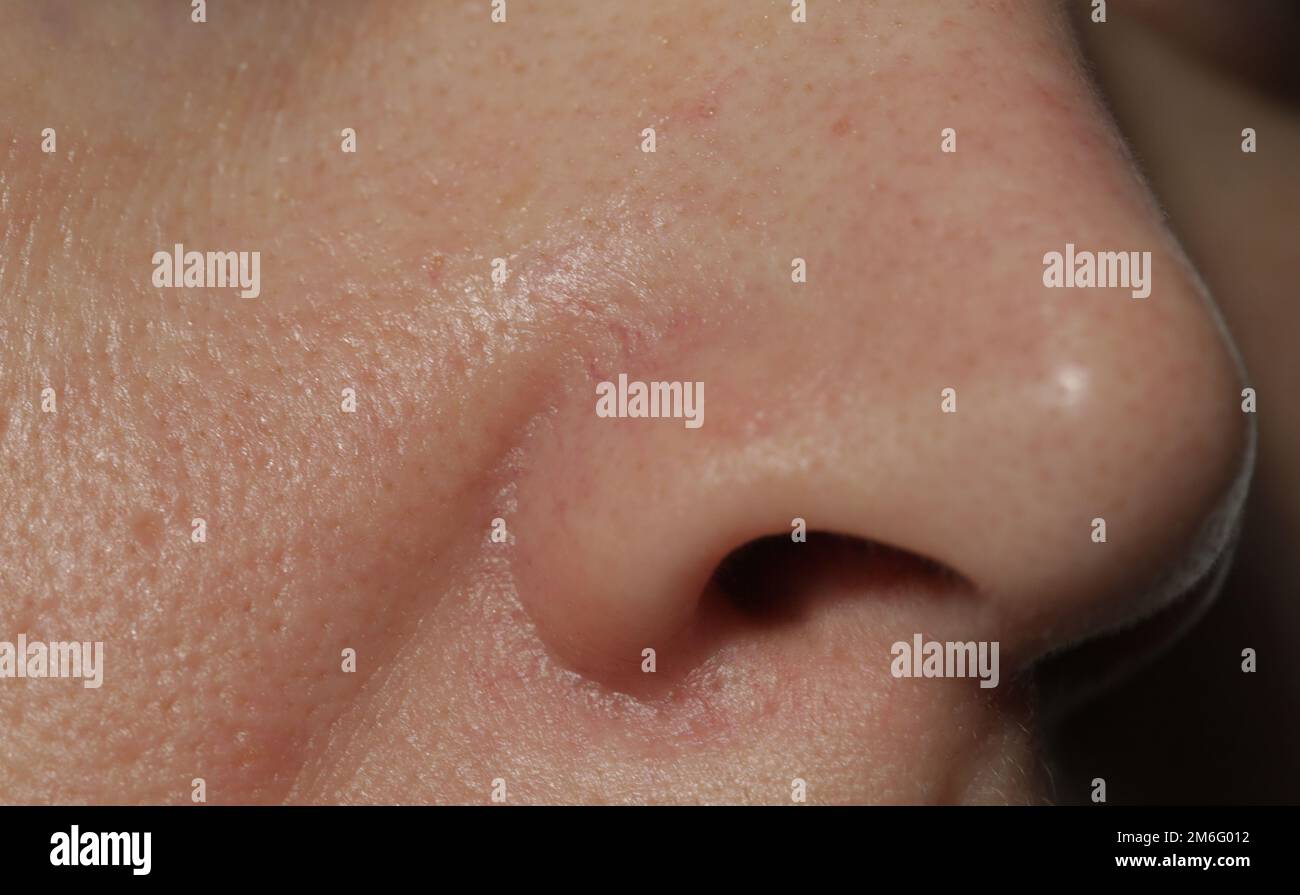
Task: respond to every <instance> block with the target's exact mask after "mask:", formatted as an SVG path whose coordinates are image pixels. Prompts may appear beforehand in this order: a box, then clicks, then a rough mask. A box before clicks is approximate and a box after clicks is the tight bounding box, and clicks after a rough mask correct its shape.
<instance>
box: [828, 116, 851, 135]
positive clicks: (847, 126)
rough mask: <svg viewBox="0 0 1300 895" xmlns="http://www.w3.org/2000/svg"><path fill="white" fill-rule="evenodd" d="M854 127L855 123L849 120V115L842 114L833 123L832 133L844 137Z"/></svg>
mask: <svg viewBox="0 0 1300 895" xmlns="http://www.w3.org/2000/svg"><path fill="white" fill-rule="evenodd" d="M852 129H853V123H852V122H851V121H849V116H847V115H841V116H840V117H839V120H838V121H836V122H835V123H834V124H832V125H831V134H832V135H834V136H836V137H842V136H844V135H845V134H847V133H848V132H849V131H851V130H852Z"/></svg>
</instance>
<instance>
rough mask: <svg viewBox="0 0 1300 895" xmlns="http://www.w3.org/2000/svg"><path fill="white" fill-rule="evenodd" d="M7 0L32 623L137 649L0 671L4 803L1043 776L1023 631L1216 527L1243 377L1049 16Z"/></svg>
mask: <svg viewBox="0 0 1300 895" xmlns="http://www.w3.org/2000/svg"><path fill="white" fill-rule="evenodd" d="M5 12H6V14H7V16H8V17H9V18H10V19H11V20H12V21H13V22H14V26H13V27H10V28H6V29H4V32H3V37H0V41H3V44H2V45H0V46H2V48H3V50H4V53H3V54H0V58H3V59H5V60H7V61H6V62H5V63H4V68H3V73H4V77H3V80H2V81H0V84H2V85H3V87H2V89H3V100H4V101H3V102H2V103H0V109H3V112H0V116H2V117H0V121H2V123H3V125H4V131H5V132H6V133H8V134H12V135H13V136H12V139H11V140H9V141H8V142H7V144H5V145H4V147H3V152H4V158H3V163H4V164H3V169H2V171H3V173H2V174H0V176H2V178H3V179H2V180H0V208H2V209H3V211H4V224H3V227H4V229H3V241H2V242H0V302H2V303H3V316H2V319H3V323H2V324H0V395H2V396H3V401H4V407H5V408H6V409H7V413H6V414H5V415H3V416H0V448H2V453H0V456H3V465H2V466H0V503H2V504H3V505H4V506H5V507H6V512H5V513H4V515H3V518H0V593H3V594H4V596H5V599H4V602H3V605H0V637H12V636H15V635H16V634H17V633H18V632H26V633H27V634H28V635H29V637H31V638H33V639H35V638H47V639H72V638H76V639H89V640H103V641H104V642H105V645H106V646H105V651H106V663H107V668H106V671H105V684H104V686H103V687H102V688H101V689H99V690H84V689H82V688H81V687H80V686H79V685H75V684H73V683H72V682H68V681H56V680H27V681H4V682H3V686H0V719H3V723H4V730H5V734H4V741H3V742H4V750H3V752H2V753H0V797H2V798H3V799H4V800H5V801H9V802H146V803H188V802H189V801H190V793H191V781H192V779H193V778H195V777H202V778H204V780H205V781H206V785H207V797H208V801H209V802H213V803H245V802H281V801H291V802H331V803H332V802H418V803H423V802H484V801H486V800H487V799H488V797H489V794H490V792H491V786H492V781H493V780H494V779H496V778H501V779H504V780H505V781H506V782H507V786H508V790H509V794H510V801H512V802H581V803H589V802H624V801H632V802H735V801H755V802H775V803H783V802H788V801H789V800H790V791H791V780H792V779H794V778H796V777H798V778H802V779H804V780H806V781H807V783H808V799H809V801H810V802H836V803H840V802H889V803H896V802H950V801H975V802H989V801H992V802H1003V801H1013V802H1019V801H1037V800H1041V799H1044V798H1048V797H1050V796H1051V795H1052V791H1051V787H1050V780H1049V776H1050V775H1049V774H1048V772H1047V770H1046V768H1045V767H1044V765H1043V761H1042V756H1041V753H1040V750H1039V746H1038V743H1037V740H1038V738H1039V737H1040V735H1041V730H1040V728H1039V726H1038V724H1037V722H1036V719H1037V716H1038V712H1037V710H1036V708H1035V701H1036V700H1035V693H1034V691H1035V688H1034V685H1033V673H1032V672H1033V668H1034V665H1035V663H1036V662H1037V661H1038V660H1039V659H1041V658H1042V657H1043V656H1044V655H1046V654H1049V653H1052V652H1053V651H1057V650H1060V649H1063V648H1065V647H1067V646H1069V645H1071V644H1074V643H1076V642H1077V641H1078V640H1080V639H1081V638H1084V637H1086V636H1090V635H1095V634H1097V633H1098V632H1101V631H1105V630H1109V629H1112V628H1115V627H1116V626H1123V625H1127V624H1132V623H1133V622H1135V621H1136V620H1138V619H1141V618H1144V617H1147V616H1149V615H1151V614H1152V613H1155V612H1157V611H1159V610H1161V609H1163V608H1165V607H1166V606H1167V605H1168V604H1169V603H1170V602H1171V601H1173V600H1174V599H1175V598H1176V597H1178V596H1179V594H1180V593H1181V592H1182V590H1183V587H1182V584H1188V583H1191V582H1192V580H1193V579H1196V578H1197V577H1198V576H1199V575H1201V574H1202V573H1204V572H1205V571H1206V567H1205V565H1206V563H1207V562H1208V560H1210V559H1212V558H1213V556H1214V550H1215V549H1216V548H1217V547H1218V546H1221V543H1220V541H1218V540H1216V539H1215V538H1214V537H1213V535H1214V534H1215V532H1217V531H1219V528H1223V527H1224V526H1225V525H1227V524H1228V522H1230V520H1228V522H1225V520H1224V518H1222V514H1221V515H1220V517H1217V518H1216V516H1215V514H1216V512H1220V513H1221V511H1222V508H1223V507H1224V505H1225V501H1227V500H1229V496H1230V495H1231V493H1232V488H1233V486H1234V483H1240V482H1241V481H1242V476H1243V474H1244V471H1245V470H1247V469H1248V464H1249V462H1250V458H1251V445H1252V440H1253V434H1252V431H1251V428H1250V420H1249V419H1248V418H1247V417H1245V416H1243V414H1242V413H1241V412H1240V409H1239V401H1240V398H1239V392H1240V389H1241V387H1242V385H1243V378H1242V373H1241V371H1240V369H1239V366H1238V363H1237V359H1236V357H1235V355H1234V353H1233V350H1232V348H1231V347H1230V345H1229V343H1228V341H1227V339H1226V337H1225V333H1224V331H1223V329H1222V327H1221V325H1220V322H1219V320H1218V317H1217V313H1216V311H1215V310H1214V309H1213V307H1212V305H1211V304H1210V302H1209V300H1208V297H1207V294H1206V292H1205V290H1204V288H1203V286H1202V285H1201V282H1200V279H1199V277H1198V275H1197V274H1195V273H1194V272H1193V269H1192V268H1191V266H1190V263H1189V262H1188V261H1187V260H1186V259H1185V257H1184V255H1183V251H1182V249H1181V248H1180V247H1179V244H1178V243H1177V242H1176V240H1175V239H1174V238H1173V236H1172V235H1171V233H1170V232H1169V230H1168V229H1167V227H1166V222H1165V220H1164V219H1163V218H1162V216H1161V214H1160V212H1159V211H1158V209H1157V206H1156V204H1155V202H1154V201H1153V199H1152V196H1151V195H1150V193H1149V192H1148V190H1147V188H1146V186H1145V185H1144V183H1143V181H1142V180H1141V179H1140V178H1139V177H1138V176H1137V174H1136V171H1135V168H1134V166H1133V163H1132V160H1131V158H1130V157H1129V156H1128V155H1127V154H1126V149H1125V147H1124V144H1123V142H1122V141H1121V139H1120V138H1119V136H1118V132H1117V130H1116V129H1115V127H1114V125H1113V124H1112V123H1111V121H1110V119H1109V117H1108V115H1107V114H1106V112H1105V110H1104V107H1103V106H1102V104H1101V101H1100V100H1099V98H1098V97H1097V96H1096V94H1095V92H1094V90H1093V88H1092V86H1091V85H1090V83H1089V82H1088V80H1087V79H1086V78H1085V76H1084V74H1083V72H1082V69H1081V67H1080V65H1079V62H1078V59H1077V56H1076V52H1075V49H1074V46H1073V43H1072V38H1071V36H1070V33H1069V30H1068V26H1067V23H1066V22H1065V20H1064V19H1063V18H1061V17H1059V16H1058V15H1057V13H1055V12H1054V11H1053V8H1052V6H1051V5H1049V4H1042V5H1036V4H1034V5H1031V4H1027V3H992V2H990V3H952V4H946V3H945V4H937V3H936V4H917V3H909V2H902V0H898V2H894V0H881V2H878V3H863V4H851V3H843V4H831V3H826V4H822V5H819V6H817V7H816V9H815V12H812V13H810V16H809V21H808V22H807V24H804V25H797V26H796V25H793V24H792V23H791V22H790V21H789V15H788V6H787V5H786V4H783V3H780V2H772V3H767V4H763V3H757V4H754V5H753V7H752V9H751V8H748V7H747V8H746V9H744V10H743V11H738V10H737V9H736V8H735V7H734V5H728V4H723V3H700V2H689V3H688V2H682V3H657V4H624V3H619V4H600V5H597V4H587V3H578V2H571V3H565V2H547V3H545V4H530V3H526V2H522V0H520V2H515V3H512V4H511V5H510V15H509V21H508V23H507V24H506V25H500V26H498V25H492V24H491V23H490V21H489V18H488V14H487V10H486V6H485V5H481V4H440V3H427V2H422V3H414V2H413V3H398V2H394V3H383V4H373V5H366V6H357V5H354V4H342V3H340V4H317V5H315V6H313V7H312V8H311V10H310V11H309V10H308V8H307V6H306V5H305V4H297V3H287V2H286V3H276V4H264V5H253V4H240V3H230V4H223V5H222V6H221V8H220V10H218V8H217V7H216V6H215V5H214V6H213V8H212V9H211V10H210V11H209V21H208V23H207V24H206V25H203V26H196V25H191V24H190V23H189V21H188V18H187V16H186V15H183V14H181V13H178V10H177V7H176V4H173V3H163V2H152V3H142V4H139V5H132V6H130V7H123V6H112V5H97V6H93V7H90V6H85V5H82V4H76V3H67V4H61V3H40V4H23V3H19V4H10V5H7V6H6V7H5ZM73 60H75V62H73ZM88 73H89V75H90V76H89V77H88ZM47 126H50V127H55V128H57V130H58V133H59V152H58V153H57V154H55V155H45V154H42V153H41V152H40V149H39V133H40V130H41V128H43V127H47ZM345 127H352V128H355V129H356V131H357V134H358V142H359V151H358V152H357V153H356V154H355V155H352V154H344V153H342V152H340V151H339V140H340V138H339V132H340V130H341V129H342V128H345ZM646 127H655V128H656V130H657V143H658V146H657V151H656V152H655V153H654V154H645V153H642V152H641V151H640V148H639V144H640V141H641V139H642V136H641V132H642V129H643V128H646ZM945 127H953V128H955V129H956V130H957V132H958V148H959V151H958V152H957V153H956V154H943V153H941V152H940V151H939V143H940V136H939V133H940V130H941V129H942V128H945ZM175 242H184V243H185V244H186V246H187V247H188V248H195V249H199V250H209V249H211V250H237V249H243V250H258V251H261V252H262V294H261V297H260V298H258V299H255V300H243V299H239V298H238V297H236V296H235V295H234V294H233V293H231V292H229V291H223V290H215V289H213V290H203V289H195V290H158V289H155V288H154V287H153V286H152V284H151V283H150V274H151V271H152V268H151V265H150V263H149V259H150V257H151V255H152V253H153V252H154V251H156V250H158V249H169V248H170V247H171V245H172V244H173V243H175ZM1067 242H1074V243H1076V244H1078V245H1079V246H1080V247H1081V248H1093V249H1099V250H1123V251H1127V250H1138V251H1150V252H1152V254H1153V270H1154V274H1153V290H1152V293H1151V296H1150V298H1148V299H1146V300H1143V301H1135V300H1133V299H1131V298H1130V297H1129V294H1128V292H1127V290H1123V289H1114V290H1104V289H1093V290H1049V289H1046V288H1044V287H1043V285H1042V280H1041V275H1042V262H1041V259H1042V255H1043V253H1044V252H1047V251H1054V250H1055V251H1059V250H1062V249H1063V248H1064V245H1065V243H1067ZM497 257H501V258H505V259H506V260H507V263H508V268H509V278H508V279H507V281H506V282H505V283H504V284H500V285H498V284H494V283H493V282H492V280H491V278H490V273H491V269H490V264H491V260H492V259H493V258H497ZM795 257H801V258H804V259H806V260H807V263H808V271H809V274H808V282H807V283H806V284H801V285H796V284H793V283H791V281H790V262H791V259H792V258H795ZM620 372H627V373H629V375H630V376H631V377H632V378H641V379H667V380H691V381H696V380H699V381H704V382H705V383H706V393H707V402H706V403H707V413H706V422H705V425H704V426H703V427H702V428H701V429H698V430H689V429H686V428H685V427H683V426H682V424H681V421H680V420H609V419H598V418H597V417H596V416H595V414H594V413H593V405H594V390H593V389H594V385H595V383H596V382H599V381H601V380H605V379H613V378H616V377H617V374H618V373H620ZM47 386H50V387H53V388H54V389H55V390H56V392H57V394H58V400H59V410H58V413H57V414H54V415H50V414H43V413H41V412H40V392H41V389H42V388H45V387H47ZM348 387H351V388H355V389H356V392H357V412H356V413H355V414H345V413H342V412H341V411H340V392H341V390H342V389H344V388H348ZM946 387H953V388H955V389H956V390H957V393H958V402H959V410H958V413H957V414H955V415H948V414H942V413H940V398H939V395H940V390H941V389H943V388H946ZM1233 508H1235V505H1233V504H1229V509H1230V510H1231V509H1233ZM1229 515H1230V514H1229ZM796 516H798V517H803V518H805V519H807V520H808V525H809V528H810V529H812V530H813V531H814V532H815V533H814V534H813V535H812V536H811V537H810V541H809V544H808V545H807V547H808V549H807V551H805V552H804V553H801V554H799V555H797V556H796V555H794V554H791V553H789V552H788V548H786V552H785V553H779V554H777V556H776V558H773V557H772V556H771V553H770V551H767V552H763V553H762V555H760V556H759V557H758V558H754V557H752V556H751V557H750V558H749V559H747V560H746V563H747V564H748V566H747V571H746V572H745V573H744V574H740V575H737V576H735V578H734V579H732V580H731V581H730V582H729V583H728V582H727V581H720V580H719V579H718V578H717V577H716V576H715V575H714V572H715V570H716V569H717V568H718V566H719V565H720V564H721V563H723V561H724V560H725V558H726V557H728V555H729V554H731V553H732V552H733V551H735V550H736V549H737V548H740V547H742V546H743V545H745V544H746V543H748V542H750V541H752V540H753V539H755V538H759V537H762V536H764V535H786V534H787V533H788V532H789V531H790V520H791V519H792V518H793V517H796ZM1098 516H1101V517H1104V518H1105V519H1106V521H1107V526H1108V541H1107V543H1105V544H1095V543H1093V542H1092V541H1091V538H1090V534H1091V520H1092V519H1093V518H1094V517H1098ZM195 517H202V518H204V519H205V520H206V521H207V525H208V539H207V542H206V543H203V544H194V543H192V542H191V539H190V533H191V520H192V519H193V518H195ZM495 517H503V518H504V519H505V520H506V522H507V525H508V528H509V532H510V535H511V539H510V541H509V543H507V544H496V543H492V542H491V541H490V540H489V537H488V535H489V531H490V523H491V520H492V519H493V518H495ZM1215 525H1217V526H1219V528H1216V527H1214V526H1215ZM816 532H837V533H839V534H840V535H843V536H846V537H847V538H852V539H858V540H856V541H849V540H844V541H839V540H837V541H832V540H830V539H829V538H827V537H824V536H822V537H820V538H819V536H818V535H817V534H816ZM864 542H869V543H870V544H874V545H888V548H891V549H886V548H885V547H882V546H874V547H872V546H868V545H867V544H866V543H864ZM774 549H775V548H774ZM1183 573H1185V574H1183ZM1170 580H1177V581H1180V582H1181V584H1180V586H1179V587H1177V588H1174V589H1170V587H1168V586H1167V582H1168V581H1170ZM758 582H767V589H768V590H770V591H773V592H774V594H775V595H774V596H773V595H772V594H769V595H768V597H767V598H766V600H765V601H766V603H767V604H775V606H776V608H775V609H773V608H772V605H768V608H767V609H763V610H759V611H756V610H755V609H754V608H753V607H752V606H749V605H747V604H748V603H749V602H750V601H751V598H752V596H753V591H754V590H755V589H756V588H757V587H758ZM913 632H923V633H924V634H925V635H926V637H927V638H932V639H939V640H963V641H964V640H985V639H988V640H997V641H999V642H1000V643H1001V647H1002V672H1001V677H1002V684H1001V685H1000V686H999V687H998V688H997V689H995V690H983V689H980V688H978V686H977V685H976V683H975V682H974V681H971V680H926V679H920V680H915V679H912V680H909V679H895V678H893V677H891V676H890V674H889V660H890V653H889V648H890V644H892V643H893V642H894V641H897V640H910V638H911V635H912V634H913ZM647 647H650V648H653V649H655V650H656V655H657V662H658V671H657V672H656V674H655V675H653V676H651V675H644V674H642V673H641V671H640V667H641V662H642V650H643V649H644V648H647ZM345 648H351V649H354V650H355V651H356V654H357V657H358V658H357V671H356V673H353V674H348V673H344V672H343V671H342V670H341V668H340V662H341V660H340V651H341V650H343V649H345ZM1069 785H1070V786H1071V787H1073V788H1075V789H1078V788H1080V787H1085V786H1086V782H1084V781H1083V780H1074V781H1072V782H1071V783H1070V784H1069Z"/></svg>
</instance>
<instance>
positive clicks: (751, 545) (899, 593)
mask: <svg viewBox="0 0 1300 895" xmlns="http://www.w3.org/2000/svg"><path fill="white" fill-rule="evenodd" d="M973 592H974V587H973V586H972V585H971V583H970V582H969V581H968V580H967V579H965V578H964V577H963V576H962V575H960V574H959V573H957V572H956V571H954V570H953V569H951V568H949V567H948V566H945V565H943V564H942V563H939V562H936V561H935V560H932V559H930V558H928V557H924V556H920V555H918V554H915V553H910V552H908V551H906V550H900V549H897V548H894V547H890V546H888V545H885V544H881V543H879V542H876V541H871V540H867V539H864V538H858V537H852V536H849V535H843V534H837V533H834V532H822V531H813V532H809V534H808V539H807V541H806V542H795V541H793V540H791V538H790V536H789V535H771V536H767V537H761V538H756V539H754V540H752V541H749V542H747V543H745V544H743V545H741V546H740V547H738V548H736V549H735V550H733V551H731V552H730V553H729V554H727V555H726V557H724V558H723V560H722V561H721V562H720V563H719V564H718V567H717V569H716V570H715V571H714V573H713V576H712V578H711V579H710V582H709V587H708V588H707V590H706V595H705V600H704V603H703V605H702V607H701V608H702V609H703V610H705V611H708V610H709V609H710V608H714V609H716V608H718V607H716V606H714V607H710V606H709V605H708V604H709V602H710V600H713V601H721V602H723V603H725V606H726V608H728V609H730V610H731V613H732V614H734V615H736V616H737V617H739V618H743V619H747V620H749V621H750V622H752V623H754V624H757V625H769V626H778V625H782V624H792V623H796V622H798V621H800V620H801V619H804V618H806V617H807V616H808V614H809V613H810V612H812V611H813V609H814V607H815V606H816V605H817V604H818V603H819V602H826V601H832V600H837V599H849V598H853V597H854V596H855V595H862V594H867V593H870V594H872V595H873V596H882V597H885V598H890V597H895V598H897V597H904V596H907V595H916V594H924V595H926V596H927V597H934V596H941V597H942V596H947V595H957V594H970V593H973Z"/></svg>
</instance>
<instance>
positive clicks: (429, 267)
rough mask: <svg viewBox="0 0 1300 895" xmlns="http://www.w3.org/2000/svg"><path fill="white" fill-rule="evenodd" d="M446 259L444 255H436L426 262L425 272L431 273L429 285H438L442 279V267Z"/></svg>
mask: <svg viewBox="0 0 1300 895" xmlns="http://www.w3.org/2000/svg"><path fill="white" fill-rule="evenodd" d="M446 260H447V259H446V258H445V257H444V256H442V255H434V256H433V257H432V258H430V259H429V260H428V261H426V262H425V263H424V269H425V272H426V273H428V274H429V285H431V286H436V285H438V281H439V280H441V279H442V268H443V265H444V264H445V263H446Z"/></svg>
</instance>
